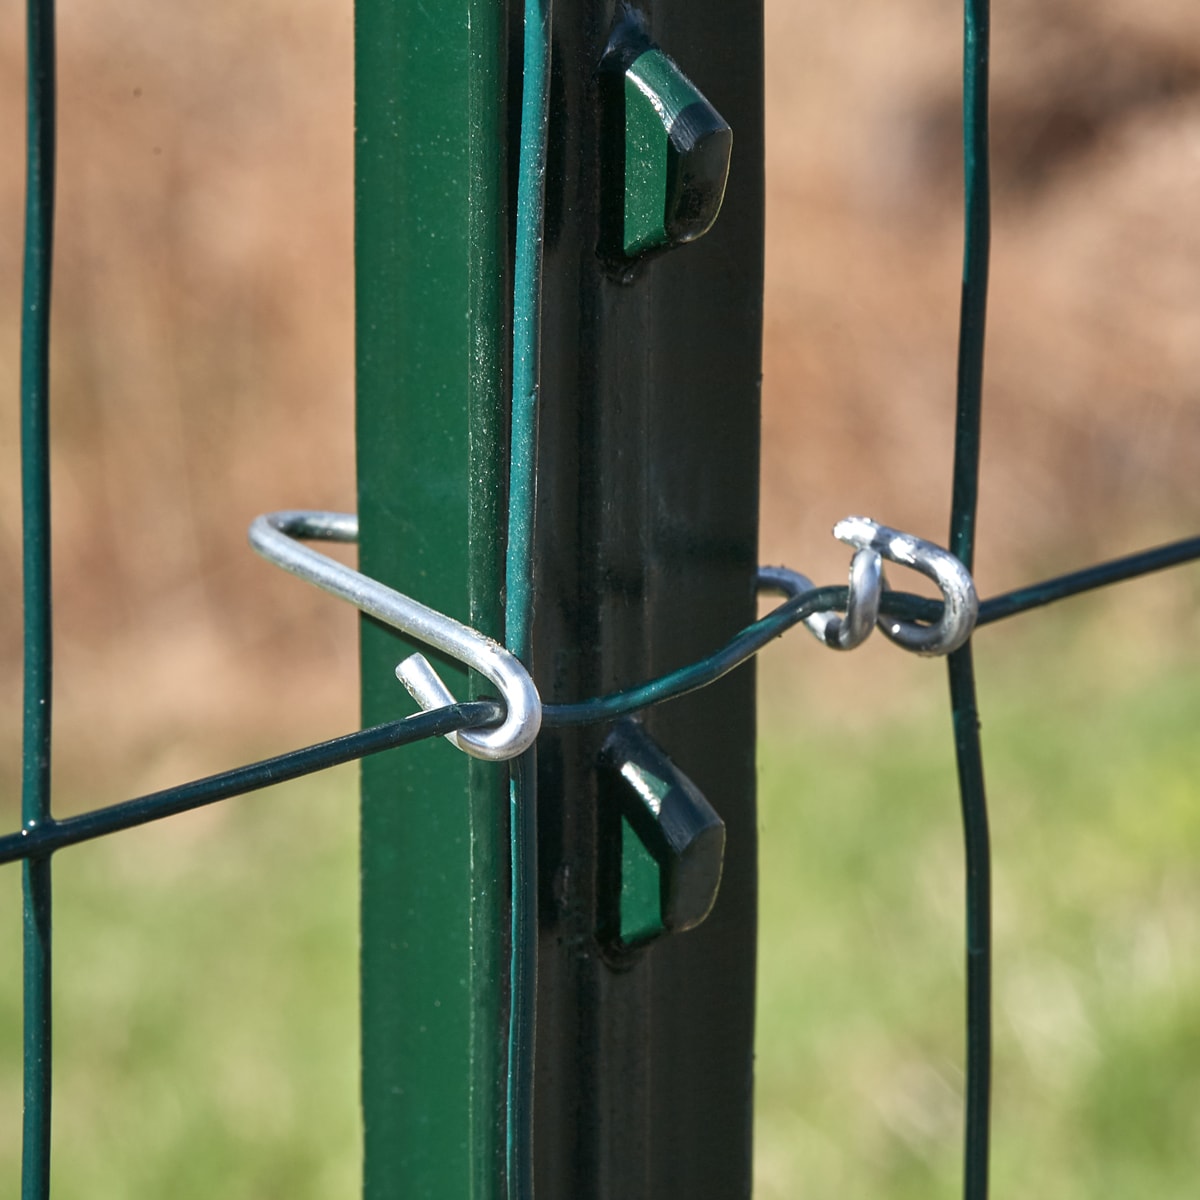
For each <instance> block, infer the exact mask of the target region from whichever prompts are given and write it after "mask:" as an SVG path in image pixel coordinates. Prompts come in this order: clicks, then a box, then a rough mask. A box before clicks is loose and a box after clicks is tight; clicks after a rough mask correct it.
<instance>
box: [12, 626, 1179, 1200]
mask: <svg viewBox="0 0 1200 1200" xmlns="http://www.w3.org/2000/svg"><path fill="white" fill-rule="evenodd" d="M1069 622H1070V617H1069V615H1068V617H1066V618H1062V617H1054V616H1048V617H1045V618H1043V621H1042V623H1041V624H1040V625H1039V626H1038V627H1037V630H1036V631H1033V632H1031V633H1030V634H1028V635H1026V633H1025V632H1024V631H1022V632H1021V633H1019V634H1017V635H1015V636H1013V635H1011V634H1010V633H1008V632H1004V633H1001V632H1000V631H997V633H995V634H989V635H988V638H986V639H981V645H980V648H979V675H980V683H981V709H982V715H983V720H984V742H985V753H986V760H987V765H988V773H989V790H990V796H991V802H992V820H993V835H994V851H995V890H996V899H995V927H996V943H997V945H996V964H995V968H996V998H995V1002H996V1009H995V1040H996V1072H995V1088H994V1169H995V1185H994V1191H995V1194H996V1195H1044V1196H1054V1197H1056V1200H1074V1198H1075V1197H1080V1198H1082V1197H1085V1196H1086V1197H1096V1196H1110V1195H1134V1194H1137V1195H1152V1196H1155V1197H1156V1198H1160V1200H1161V1198H1168V1200H1169V1198H1171V1197H1184V1196H1192V1195H1194V1194H1195V1170H1196V1150H1195V1147H1196V1146H1197V1145H1200V869H1198V868H1197V862H1196V859H1197V855H1196V850H1197V847H1200V804H1197V802H1196V801H1197V793H1198V787H1197V780H1200V740H1198V739H1197V737H1196V736H1195V730H1196V726H1197V718H1198V717H1200V671H1198V670H1197V663H1196V661H1195V655H1194V654H1188V655H1187V656H1186V657H1180V656H1178V655H1176V656H1172V655H1166V656H1164V657H1161V658H1157V659H1156V658H1155V657H1154V656H1151V661H1150V662H1149V663H1143V664H1142V667H1141V669H1133V668H1132V667H1130V666H1129V665H1128V663H1127V662H1126V661H1125V660H1124V659H1123V658H1122V656H1121V653H1120V652H1119V650H1115V649H1114V647H1113V645H1112V637H1111V635H1112V628H1113V627H1112V626H1111V624H1097V623H1093V624H1092V625H1091V626H1090V627H1089V628H1090V630H1091V631H1090V632H1088V631H1087V630H1085V631H1083V632H1079V631H1078V630H1077V629H1075V627H1074V626H1072V625H1071V624H1070V623H1069ZM1136 651H1137V646H1136V645H1131V646H1130V648H1129V652H1128V659H1129V662H1132V661H1134V659H1135V658H1136ZM911 667H912V670H911V671H910V672H909V673H908V674H906V675H904V676H903V688H904V703H903V704H902V705H900V706H899V707H898V708H895V709H889V710H887V711H884V712H880V713H876V714H874V715H873V716H870V717H869V718H866V719H863V720H860V721H858V722H857V723H849V722H848V721H847V715H846V711H845V709H844V706H839V705H831V706H828V707H826V708H823V707H822V706H820V705H815V704H814V705H809V706H806V707H805V709H804V713H805V715H804V717H803V719H802V720H797V722H796V724H795V726H794V727H793V728H790V729H785V728H784V727H782V726H781V725H779V724H778V723H777V721H776V720H774V719H772V720H770V721H767V722H765V725H766V730H767V732H766V734H765V737H764V741H763V744H762V747H761V754H760V763H761V767H760V777H761V805H762V816H761V823H762V839H761V859H762V913H761V945H760V963H759V972H760V1001H759V1014H758V1061H757V1077H758V1087H757V1115H756V1122H757V1124H756V1187H755V1196H756V1198H757V1200H783V1198H784V1197H786V1198H787V1200H796V1198H797V1197H804V1196H814V1197H826V1196H833V1195H838V1196H873V1197H878V1198H881V1200H908V1198H910V1197H911V1198H916V1197H921V1198H922V1200H931V1198H933V1200H936V1198H937V1197H943V1196H944V1197H947V1198H948V1197H951V1196H956V1195H958V1193H959V1190H960V1180H959V1172H960V1138H961V1093H962V1042H963V1026H962V1014H963V998H962V950H961V940H962V912H961V909H962V864H961V834H960V829H959V821H958V808H957V798H956V795H955V791H954V780H953V762H952V757H951V746H950V735H949V715H948V712H947V710H946V699H945V686H944V671H943V670H941V669H940V668H939V666H938V664H936V663H930V662H917V661H913V662H912V663H911ZM776 711H777V710H776ZM355 843H356V802H355V796H354V773H353V771H352V770H339V771H335V772H332V773H330V774H328V775H326V776H321V777H316V778H313V779H310V780H306V781H302V782H300V783H298V784H292V785H288V786H286V787H284V788H280V789H276V790H274V791H272V792H266V793H261V794H258V795H255V796H250V797H245V798H242V799H239V800H234V801H230V802H228V803H226V804H225V805H223V806H221V807H219V808H216V809H212V810H208V811H205V812H201V813H197V814H193V815H191V816H188V817H183V818H176V819H174V820H172V821H169V822H166V823H164V824H161V825H159V826H154V827H150V828H146V829H143V830H138V831H133V832H130V833H126V834H122V835H119V836H117V837H114V838H111V839H107V840H106V841H104V842H102V843H99V844H94V845H91V846H86V847H78V848H73V849H70V850H66V851H63V852H62V853H61V854H60V855H59V856H58V857H57V859H56V875H55V879H56V910H55V928H56V938H57V951H56V972H57V974H56V980H55V986H56V1015H57V1027H56V1085H57V1091H56V1097H55V1160H54V1163H55V1165H54V1171H55V1180H54V1187H55V1196H56V1197H57V1198H58V1200H73V1198H75V1197H80V1198H82V1197H88V1198H89V1200H105V1198H107V1197H114V1198H115V1197H122V1198H132V1200H136V1198H139V1197H160V1196H165V1195H169V1196H172V1197H180V1198H184V1200H187V1198H190V1197H202V1196H203V1197H211V1196H215V1195H219V1196H222V1197H230V1198H233V1200H241V1198H245V1200H250V1198H254V1200H261V1198H270V1197H288V1198H289V1200H304V1198H307V1197H313V1198H314V1200H315V1198H316V1197H322V1198H328V1197H334V1196H341V1197H348V1196H353V1195H356V1194H357V1190H358V1170H359V1168H358V1135H359V1117H358V1111H357V1091H356V1089H357V1071H358V1067H357V1031H356V1021H357V1007H356V987H357V984H356V968H357V963H356V954H357V934H356V911H355V910H356V903H357V899H356V887H357V884H356V844H355ZM18 885H19V872H18V871H16V870H13V869H12V868H7V869H5V870H4V871H2V872H0V899H2V900H3V909H4V911H5V912H6V913H7V914H8V916H7V918H6V920H5V921H4V922H3V923H2V927H0V961H3V962H4V963H5V964H6V967H5V970H4V972H3V974H2V975H0V1107H2V1109H3V1111H4V1112H5V1113H8V1114H11V1116H10V1117H9V1118H8V1119H6V1120H5V1121H3V1122H0V1194H14V1192H15V1187H16V1183H15V1181H16V1178H17V1173H18V1160H19V1129H18V1122H17V1121H16V1120H15V1116H16V1113H17V1112H18V1111H19V1105H20V1093H19V1085H20V1047H19V1037H18V1034H17V1031H18V1029H19V970H18V964H19V961H20V947H19V919H18V916H17V914H18V911H19V886H18Z"/></svg>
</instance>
